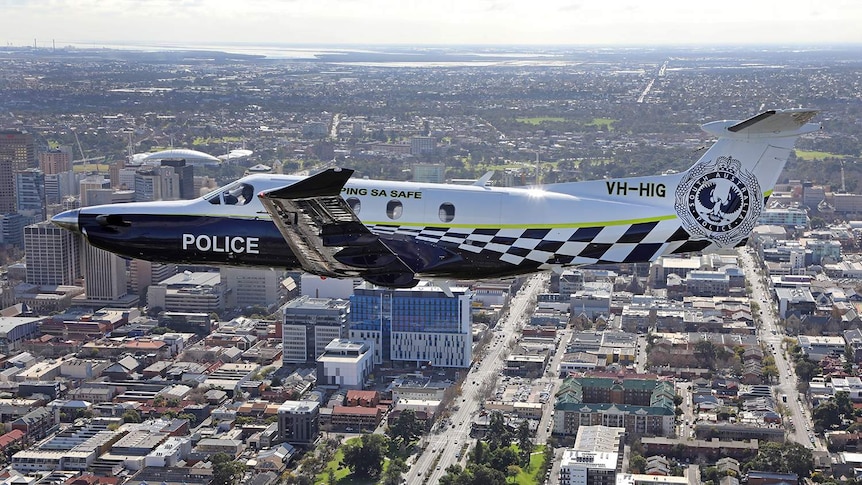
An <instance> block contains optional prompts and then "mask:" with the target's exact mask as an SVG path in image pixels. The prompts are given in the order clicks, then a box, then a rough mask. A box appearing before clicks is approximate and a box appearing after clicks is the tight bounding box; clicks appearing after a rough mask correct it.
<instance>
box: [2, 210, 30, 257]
mask: <svg viewBox="0 0 862 485" xmlns="http://www.w3.org/2000/svg"><path fill="white" fill-rule="evenodd" d="M28 224H30V218H29V217H24V216H22V215H21V214H18V213H17V212H12V213H10V214H0V244H10V245H12V246H15V247H16V248H24V227H25V226H27V225H28Z"/></svg>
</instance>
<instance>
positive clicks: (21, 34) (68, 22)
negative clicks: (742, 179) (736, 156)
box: [0, 0, 862, 47]
mask: <svg viewBox="0 0 862 485" xmlns="http://www.w3.org/2000/svg"><path fill="white" fill-rule="evenodd" d="M0 5H2V6H3V12H4V15H3V21H0V27H2V29H0V31H2V32H3V36H2V42H3V44H4V45H7V46H9V45H12V46H22V45H33V43H34V42H35V43H36V45H37V46H39V47H49V46H52V45H54V46H57V47H61V46H65V45H81V46H91V47H102V46H105V45H106V44H108V45H114V44H118V45H123V44H134V45H137V46H152V47H199V46H216V45H218V46H222V45H226V44H232V43H240V44H253V45H277V44H294V45H297V44H304V45H309V44H317V45H373V44H399V45H463V44H480V45H501V44H505V45H515V44H524V45H683V46H690V45H743V44H771V45H778V44H783V45H788V44H789V45H801V46H804V45H823V44H855V43H860V42H862V33H860V31H859V30H858V28H856V24H857V23H858V21H859V20H860V19H862V4H856V3H852V2H843V3H835V4H829V3H822V2H821V3H815V2H811V1H806V0H797V1H787V2H781V3H780V4H779V3H777V2H744V1H742V0H731V1H728V2H722V3H720V4H711V3H697V4H693V3H691V2H683V1H677V0H664V1H660V2H650V3H642V2H634V1H629V0H611V1H609V2H586V1H577V0H574V1H573V0H540V1H538V2H530V3H524V2H507V1H499V0H488V1H470V2H454V1H449V2H444V3H439V2H434V3H422V2H392V1H390V0H368V1H362V2H352V1H345V0H322V1H313V2H312V1H310V0H292V1H282V0H254V1H250V2H231V1H226V0H192V1H185V2H170V1H164V0H156V1H147V2H143V1H140V0H118V1H116V2H109V3H105V2H95V1H74V2H73V1H68V0H36V1H26V2H25V1H18V0H3V1H2V2H0Z"/></svg>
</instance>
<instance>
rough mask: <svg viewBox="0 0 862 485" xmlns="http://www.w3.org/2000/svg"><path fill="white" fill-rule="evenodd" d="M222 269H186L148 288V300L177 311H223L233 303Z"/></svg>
mask: <svg viewBox="0 0 862 485" xmlns="http://www.w3.org/2000/svg"><path fill="white" fill-rule="evenodd" d="M229 296H230V295H228V292H227V291H226V288H225V285H224V284H223V283H222V282H221V275H220V274H219V273H192V272H190V271H185V272H183V273H180V274H177V275H174V276H171V277H170V278H168V279H166V280H164V281H162V282H160V283H159V284H157V285H151V286H150V287H149V288H148V289H147V304H148V305H149V307H150V308H156V307H158V308H161V309H163V310H165V311H173V312H198V313H212V312H216V313H218V312H221V311H223V310H224V309H225V307H231V306H233V305H232V304H231V303H232V302H230V301H228V300H229Z"/></svg>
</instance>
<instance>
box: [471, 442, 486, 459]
mask: <svg viewBox="0 0 862 485" xmlns="http://www.w3.org/2000/svg"><path fill="white" fill-rule="evenodd" d="M487 460H488V444H487V443H485V442H484V441H478V440H477V441H476V446H475V447H473V453H472V455H471V456H470V461H472V462H473V463H477V464H479V465H483V464H485V462H486V461H487Z"/></svg>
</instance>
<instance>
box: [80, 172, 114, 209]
mask: <svg viewBox="0 0 862 485" xmlns="http://www.w3.org/2000/svg"><path fill="white" fill-rule="evenodd" d="M110 188H111V182H110V181H109V180H108V179H106V178H105V177H103V176H102V175H89V176H87V177H84V178H83V179H81V180H80V181H79V182H78V193H80V194H81V207H88V206H91V205H97V204H96V201H91V200H90V196H89V194H88V192H89V191H90V190H98V189H109V190H110ZM98 200H101V198H99V199H98Z"/></svg>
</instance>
